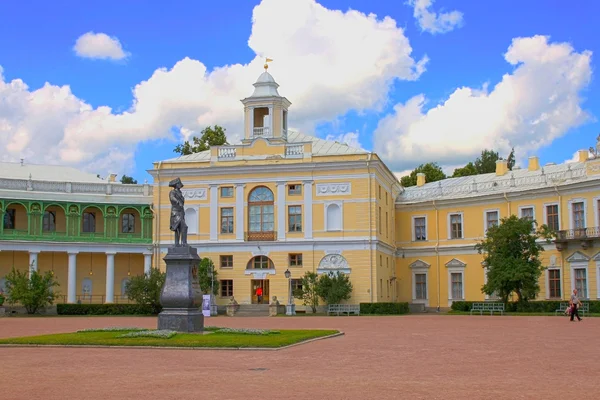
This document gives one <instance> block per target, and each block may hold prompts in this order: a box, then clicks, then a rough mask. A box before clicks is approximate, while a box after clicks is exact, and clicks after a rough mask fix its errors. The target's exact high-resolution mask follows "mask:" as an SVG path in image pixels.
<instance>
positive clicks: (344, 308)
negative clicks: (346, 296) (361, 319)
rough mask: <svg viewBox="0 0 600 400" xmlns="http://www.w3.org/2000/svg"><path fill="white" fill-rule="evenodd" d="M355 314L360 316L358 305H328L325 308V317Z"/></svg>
mask: <svg viewBox="0 0 600 400" xmlns="http://www.w3.org/2000/svg"><path fill="white" fill-rule="evenodd" d="M340 313H342V314H347V315H350V314H355V315H360V305H359V304H329V305H328V306H327V315H331V314H336V315H340Z"/></svg>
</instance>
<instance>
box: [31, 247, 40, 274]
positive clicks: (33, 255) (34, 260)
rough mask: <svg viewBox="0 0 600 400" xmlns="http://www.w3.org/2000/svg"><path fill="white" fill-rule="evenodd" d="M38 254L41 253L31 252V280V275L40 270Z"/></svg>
mask: <svg viewBox="0 0 600 400" xmlns="http://www.w3.org/2000/svg"><path fill="white" fill-rule="evenodd" d="M38 254H39V252H37V251H30V252H29V277H30V278H31V274H32V273H33V271H36V272H37V270H38Z"/></svg>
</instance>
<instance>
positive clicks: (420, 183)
mask: <svg viewBox="0 0 600 400" xmlns="http://www.w3.org/2000/svg"><path fill="white" fill-rule="evenodd" d="M424 184H425V174H424V173H422V172H419V173H418V174H417V186H423V185H424Z"/></svg>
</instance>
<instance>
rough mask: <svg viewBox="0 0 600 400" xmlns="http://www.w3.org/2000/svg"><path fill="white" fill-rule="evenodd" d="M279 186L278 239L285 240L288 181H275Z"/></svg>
mask: <svg viewBox="0 0 600 400" xmlns="http://www.w3.org/2000/svg"><path fill="white" fill-rule="evenodd" d="M275 185H276V186H277V240H285V232H286V230H285V225H286V223H285V220H286V209H287V205H286V203H285V191H286V188H287V183H286V182H282V181H278V182H275Z"/></svg>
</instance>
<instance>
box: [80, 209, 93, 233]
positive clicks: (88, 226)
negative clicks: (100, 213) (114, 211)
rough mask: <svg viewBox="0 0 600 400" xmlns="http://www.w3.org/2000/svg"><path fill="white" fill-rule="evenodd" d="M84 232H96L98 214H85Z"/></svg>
mask: <svg viewBox="0 0 600 400" xmlns="http://www.w3.org/2000/svg"><path fill="white" fill-rule="evenodd" d="M83 231H84V232H88V233H89V232H96V213H93V212H84V213H83Z"/></svg>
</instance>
